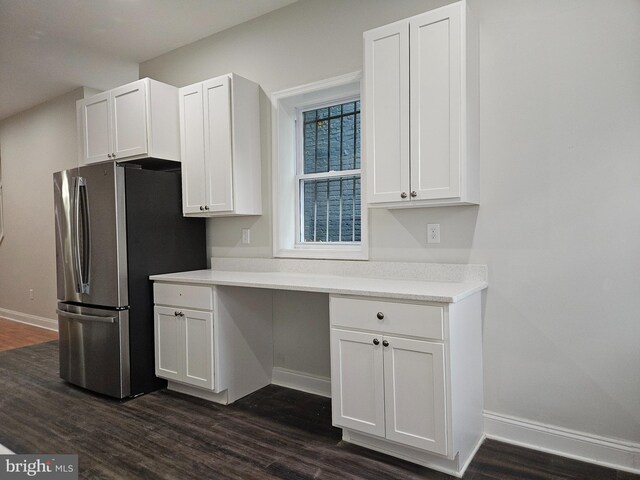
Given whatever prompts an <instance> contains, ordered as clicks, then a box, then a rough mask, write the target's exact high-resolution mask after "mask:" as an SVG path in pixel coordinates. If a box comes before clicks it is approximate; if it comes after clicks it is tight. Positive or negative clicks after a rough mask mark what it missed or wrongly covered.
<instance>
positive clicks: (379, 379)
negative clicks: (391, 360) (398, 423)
mask: <svg viewBox="0 0 640 480" xmlns="http://www.w3.org/2000/svg"><path fill="white" fill-rule="evenodd" d="M374 339H377V341H378V342H382V337H381V336H380V335H378V336H376V335H374V334H370V333H360V332H349V331H345V330H339V329H335V328H332V329H331V409H332V417H333V424H334V425H336V426H338V427H346V428H351V429H353V430H358V431H360V432H364V433H368V434H371V435H377V436H379V437H384V430H385V425H384V378H383V366H382V344H381V343H379V344H378V345H375V344H374Z"/></svg>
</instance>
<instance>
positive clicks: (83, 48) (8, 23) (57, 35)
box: [0, 0, 295, 120]
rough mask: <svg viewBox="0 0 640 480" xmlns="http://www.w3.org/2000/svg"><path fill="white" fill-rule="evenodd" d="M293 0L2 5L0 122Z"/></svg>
mask: <svg viewBox="0 0 640 480" xmlns="http://www.w3.org/2000/svg"><path fill="white" fill-rule="evenodd" d="M294 1H295V0H0V120H2V119H4V118H6V117H8V116H10V115H13V114H14V113H17V112H20V111H22V110H25V109H27V108H29V107H32V106H34V105H37V104H39V103H41V102H44V101H46V100H48V99H50V98H53V97H56V96H58V95H61V94H63V93H66V92H68V91H70V90H73V89H74V88H76V87H80V86H87V87H92V88H95V89H99V90H107V89H110V88H113V87H115V86H117V85H121V84H123V83H127V82H130V81H133V80H136V79H137V78H138V64H139V63H141V62H144V61H146V60H149V59H151V58H154V57H157V56H158V55H161V54H163V53H166V52H169V51H171V50H174V49H176V48H178V47H181V46H183V45H187V44H189V43H192V42H194V41H196V40H199V39H201V38H204V37H207V36H209V35H212V34H214V33H216V32H220V31H222V30H225V29H227V28H230V27H232V26H234V25H238V24H240V23H243V22H246V21H248V20H251V19H253V18H256V17H259V16H261V15H264V14H265V13H268V12H270V11H272V10H276V9H278V8H281V7H283V6H285V5H288V4H290V3H293V2H294Z"/></svg>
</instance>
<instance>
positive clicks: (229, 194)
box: [202, 75, 233, 212]
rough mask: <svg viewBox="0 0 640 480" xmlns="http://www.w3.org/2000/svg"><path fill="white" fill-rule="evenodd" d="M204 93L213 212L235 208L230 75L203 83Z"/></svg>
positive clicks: (205, 140) (206, 151)
mask: <svg viewBox="0 0 640 480" xmlns="http://www.w3.org/2000/svg"><path fill="white" fill-rule="evenodd" d="M202 90H203V95H204V125H205V128H204V130H205V137H204V148H205V150H204V151H205V164H206V168H207V182H208V185H207V186H208V188H207V202H206V205H207V206H208V207H209V210H210V211H211V212H229V211H232V210H233V163H232V162H233V158H232V150H231V87H230V83H229V77H228V76H226V75H225V76H222V77H218V78H214V79H211V80H208V81H206V82H204V83H203V84H202Z"/></svg>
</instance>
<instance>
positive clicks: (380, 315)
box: [376, 312, 384, 320]
mask: <svg viewBox="0 0 640 480" xmlns="http://www.w3.org/2000/svg"><path fill="white" fill-rule="evenodd" d="M376 317H378V320H382V319H383V318H384V313H382V312H378V313H377V315H376Z"/></svg>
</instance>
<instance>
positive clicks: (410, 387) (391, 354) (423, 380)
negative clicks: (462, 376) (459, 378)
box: [384, 336, 447, 455]
mask: <svg viewBox="0 0 640 480" xmlns="http://www.w3.org/2000/svg"><path fill="white" fill-rule="evenodd" d="M384 339H385V340H386V341H387V342H388V344H389V345H388V346H387V347H384V380H385V418H386V437H387V438H388V439H389V440H393V441H395V442H399V443H403V444H406V445H410V446H412V447H416V448H421V449H425V450H428V451H431V452H434V453H438V454H441V455H446V454H447V408H446V403H445V399H446V385H445V374H444V345H443V344H441V343H431V342H426V341H419V340H408V339H404V338H397V337H390V336H385V337H384Z"/></svg>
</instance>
